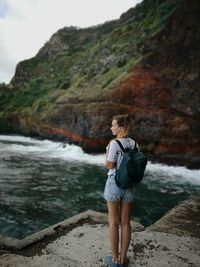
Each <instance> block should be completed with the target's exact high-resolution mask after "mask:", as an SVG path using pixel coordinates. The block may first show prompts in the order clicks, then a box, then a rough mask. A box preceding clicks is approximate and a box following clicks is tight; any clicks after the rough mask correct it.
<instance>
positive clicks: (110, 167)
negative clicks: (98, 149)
mask: <svg viewBox="0 0 200 267" xmlns="http://www.w3.org/2000/svg"><path fill="white" fill-rule="evenodd" d="M108 152H109V145H108V146H107V147H106V162H105V165H106V167H107V168H108V169H114V168H115V167H116V163H115V162H112V161H109V160H107V158H108Z"/></svg>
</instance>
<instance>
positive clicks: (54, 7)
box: [0, 0, 142, 83]
mask: <svg viewBox="0 0 200 267" xmlns="http://www.w3.org/2000/svg"><path fill="white" fill-rule="evenodd" d="M140 2H142V0H0V83H1V82H6V83H9V82H10V80H11V78H12V77H13V75H14V72H15V67H16V64H17V63H18V62H19V61H22V60H24V59H28V58H31V57H33V56H35V55H36V53H37V52H38V50H39V49H40V48H41V47H42V46H43V45H44V43H45V42H46V41H48V40H49V38H50V37H51V36H52V34H53V33H55V32H56V31H57V30H59V29H61V28H63V27H65V26H71V25H73V26H78V27H88V26H92V25H97V24H100V23H103V22H105V21H109V20H113V19H118V18H119V17H120V15H121V14H122V13H123V12H126V11H127V10H128V9H129V8H131V7H134V6H135V5H136V4H137V3H140Z"/></svg>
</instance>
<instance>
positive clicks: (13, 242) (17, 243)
mask: <svg viewBox="0 0 200 267" xmlns="http://www.w3.org/2000/svg"><path fill="white" fill-rule="evenodd" d="M86 219H90V220H92V221H94V222H95V223H103V224H105V223H108V214H105V213H101V212H96V211H92V210H87V211H85V212H82V213H79V214H77V215H75V216H73V217H70V218H68V219H66V220H64V221H61V222H59V223H57V224H54V225H52V226H50V227H48V228H45V229H43V230H41V231H39V232H36V233H34V234H32V235H29V236H27V237H25V238H24V239H20V240H19V239H15V238H12V237H8V236H2V235H0V249H4V250H13V251H18V250H21V249H23V248H25V247H27V246H30V245H32V244H34V243H37V242H39V241H41V240H42V239H44V238H45V237H48V236H52V235H55V234H56V232H57V230H58V229H65V228H66V227H69V226H73V225H74V227H75V226H76V224H77V223H79V222H81V221H83V222H84V220H86ZM131 225H132V228H133V230H134V231H143V230H144V229H145V228H144V226H143V225H141V224H140V223H137V222H133V221H131Z"/></svg>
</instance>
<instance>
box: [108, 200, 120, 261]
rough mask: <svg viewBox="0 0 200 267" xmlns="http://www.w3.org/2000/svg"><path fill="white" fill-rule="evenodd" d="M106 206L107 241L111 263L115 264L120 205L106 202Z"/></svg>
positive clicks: (116, 259) (117, 248)
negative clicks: (107, 217) (108, 242)
mask: <svg viewBox="0 0 200 267" xmlns="http://www.w3.org/2000/svg"><path fill="white" fill-rule="evenodd" d="M107 205H108V213H109V239H110V247H111V253H112V261H113V262H115V263H117V262H118V250H119V224H120V203H119V202H107Z"/></svg>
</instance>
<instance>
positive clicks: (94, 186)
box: [0, 135, 200, 239]
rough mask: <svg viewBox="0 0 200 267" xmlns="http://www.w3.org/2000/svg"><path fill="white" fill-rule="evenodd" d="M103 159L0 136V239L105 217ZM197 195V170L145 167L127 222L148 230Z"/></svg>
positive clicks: (63, 147) (199, 184)
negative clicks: (90, 215)
mask: <svg viewBox="0 0 200 267" xmlns="http://www.w3.org/2000/svg"><path fill="white" fill-rule="evenodd" d="M104 162H105V154H101V155H94V154H93V155H91V154H90V155H89V154H86V153H84V152H83V150H82V149H81V148H80V147H78V146H75V145H69V144H65V143H61V142H53V141H50V140H38V139H33V138H29V137H23V136H17V135H0V235H1V234H2V235H7V236H11V237H15V238H19V239H21V238H24V237H25V236H27V235H29V234H32V233H34V232H37V231H39V230H42V229H44V228H46V227H48V226H50V225H53V224H55V223H58V222H60V221H62V220H65V219H66V218H68V217H71V216H73V215H76V214H78V213H80V212H83V211H85V210H88V209H91V210H95V211H100V212H107V207H106V202H105V200H104V199H103V190H104V185H105V181H106V173H107V170H106V168H105V166H104ZM198 192H200V170H189V169H187V168H185V167H177V166H167V165H163V164H153V163H151V162H149V163H148V165H147V169H146V173H145V177H144V179H143V182H142V183H141V184H140V186H139V187H138V188H137V191H136V196H135V202H134V208H133V212H132V219H134V220H136V221H138V222H140V223H142V224H143V225H145V226H148V225H150V224H152V223H153V222H155V221H156V220H158V219H159V218H161V217H162V216H163V215H164V214H165V213H166V212H167V211H169V210H170V209H171V208H172V207H174V206H175V205H177V204H178V203H180V202H181V201H183V200H185V199H188V198H189V197H190V196H193V195H195V194H197V193H198Z"/></svg>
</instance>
